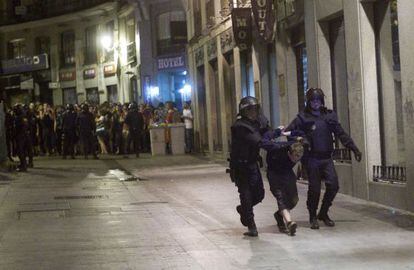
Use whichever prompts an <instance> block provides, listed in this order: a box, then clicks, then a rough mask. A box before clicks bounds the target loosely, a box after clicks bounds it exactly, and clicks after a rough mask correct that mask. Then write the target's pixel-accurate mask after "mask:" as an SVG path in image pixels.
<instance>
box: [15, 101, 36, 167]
mask: <svg viewBox="0 0 414 270" xmlns="http://www.w3.org/2000/svg"><path fill="white" fill-rule="evenodd" d="M13 111H14V115H15V117H14V131H15V140H16V145H17V155H18V156H19V161H20V165H19V168H18V171H22V172H25V171H27V161H26V157H29V166H30V167H33V147H32V144H31V133H30V124H29V121H28V119H27V115H26V113H25V111H24V110H23V107H22V106H21V105H20V104H16V105H15V106H14V108H13Z"/></svg>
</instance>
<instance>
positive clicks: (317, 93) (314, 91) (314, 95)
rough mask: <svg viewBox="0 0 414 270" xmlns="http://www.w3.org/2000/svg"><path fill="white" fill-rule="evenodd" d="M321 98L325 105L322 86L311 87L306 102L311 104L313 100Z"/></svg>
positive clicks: (307, 92)
mask: <svg viewBox="0 0 414 270" xmlns="http://www.w3.org/2000/svg"><path fill="white" fill-rule="evenodd" d="M315 99H319V100H320V101H321V102H322V104H323V105H325V94H324V93H323V91H322V89H320V88H309V89H308V90H307V91H306V104H310V102H311V100H315Z"/></svg>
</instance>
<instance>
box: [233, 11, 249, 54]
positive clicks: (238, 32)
mask: <svg viewBox="0 0 414 270" xmlns="http://www.w3.org/2000/svg"><path fill="white" fill-rule="evenodd" d="M231 17H232V22H233V34H234V39H235V41H236V45H237V46H238V47H239V49H240V51H243V50H246V49H248V48H250V47H251V45H252V12H251V9H250V8H234V9H233V10H232V16H231Z"/></svg>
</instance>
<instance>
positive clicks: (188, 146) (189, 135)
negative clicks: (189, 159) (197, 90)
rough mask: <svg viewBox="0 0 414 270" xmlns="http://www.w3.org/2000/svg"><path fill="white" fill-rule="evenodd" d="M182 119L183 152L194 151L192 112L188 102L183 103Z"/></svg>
mask: <svg viewBox="0 0 414 270" xmlns="http://www.w3.org/2000/svg"><path fill="white" fill-rule="evenodd" d="M182 119H183V121H184V125H185V152H186V153H192V152H193V151H194V149H193V148H194V144H193V140H194V130H193V119H194V118H193V113H192V112H191V107H190V103H188V102H186V103H185V104H184V109H183V116H182Z"/></svg>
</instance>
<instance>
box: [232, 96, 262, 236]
mask: <svg viewBox="0 0 414 270" xmlns="http://www.w3.org/2000/svg"><path fill="white" fill-rule="evenodd" d="M239 113H240V117H239V118H238V119H237V120H236V122H235V123H234V124H233V126H232V127H231V139H232V144H231V152H230V177H231V179H232V181H233V182H234V183H235V184H236V186H237V188H238V192H239V196H240V205H238V206H237V207H236V210H237V212H238V213H239V214H240V221H241V223H242V224H243V225H244V226H246V227H248V232H246V233H245V235H247V236H257V235H258V232H257V228H256V224H255V221H254V213H253V207H254V206H255V205H257V204H258V203H260V202H261V201H262V200H263V198H264V188H263V180H262V175H261V173H260V168H259V165H258V163H259V162H258V161H259V159H260V158H259V157H260V156H259V150H260V146H261V145H260V144H261V140H262V135H263V134H264V131H265V130H267V128H268V126H267V123H268V121H267V119H266V118H265V117H264V116H263V115H262V114H261V111H260V105H259V102H258V101H257V99H256V98H254V97H244V98H243V99H242V100H241V101H240V104H239Z"/></svg>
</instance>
